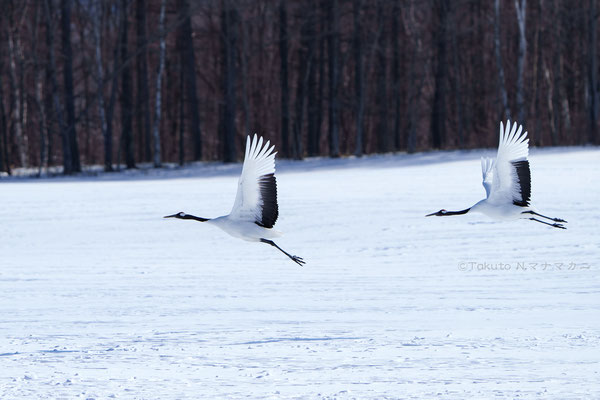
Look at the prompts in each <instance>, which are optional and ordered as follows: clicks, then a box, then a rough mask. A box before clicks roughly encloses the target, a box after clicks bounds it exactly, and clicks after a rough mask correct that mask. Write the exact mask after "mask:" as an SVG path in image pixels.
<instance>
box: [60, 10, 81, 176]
mask: <svg viewBox="0 0 600 400" xmlns="http://www.w3.org/2000/svg"><path fill="white" fill-rule="evenodd" d="M60 12H61V24H62V48H63V63H64V65H63V73H64V81H65V82H64V83H65V108H66V111H67V135H68V138H69V146H70V147H71V163H72V164H71V170H72V171H73V172H81V162H80V161H79V145H78V144H77V131H76V129H75V94H74V91H73V51H72V49H71V0H61V7H60Z"/></svg>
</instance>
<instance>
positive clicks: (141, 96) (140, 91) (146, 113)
mask: <svg viewBox="0 0 600 400" xmlns="http://www.w3.org/2000/svg"><path fill="white" fill-rule="evenodd" d="M135 29H136V46H137V52H138V54H137V56H136V59H135V73H136V78H137V95H138V96H137V101H136V102H135V108H136V110H135V117H136V125H137V130H138V138H139V139H140V142H142V143H143V147H142V148H141V149H140V151H143V156H142V158H143V159H144V160H145V161H149V160H150V159H151V158H152V146H151V144H152V139H151V137H150V91H149V89H148V51H147V46H148V45H147V43H146V42H147V37H146V0H136V2H135Z"/></svg>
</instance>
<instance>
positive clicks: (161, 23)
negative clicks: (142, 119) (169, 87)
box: [152, 0, 167, 168]
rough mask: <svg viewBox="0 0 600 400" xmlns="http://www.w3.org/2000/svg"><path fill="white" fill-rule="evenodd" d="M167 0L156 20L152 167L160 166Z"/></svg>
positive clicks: (164, 0)
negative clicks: (157, 49) (156, 63)
mask: <svg viewBox="0 0 600 400" xmlns="http://www.w3.org/2000/svg"><path fill="white" fill-rule="evenodd" d="M166 3H167V0H162V1H161V3H160V17H159V20H158V30H159V32H160V35H161V36H160V55H159V61H158V72H157V73H156V104H155V108H154V128H153V129H152V138H153V142H154V167H155V168H159V167H160V166H161V147H160V117H161V93H162V76H163V71H164V69H165V49H166V39H165V36H166V32H165V8H166Z"/></svg>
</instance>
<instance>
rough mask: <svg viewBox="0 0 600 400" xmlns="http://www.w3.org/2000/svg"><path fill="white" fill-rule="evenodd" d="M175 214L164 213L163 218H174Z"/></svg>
mask: <svg viewBox="0 0 600 400" xmlns="http://www.w3.org/2000/svg"><path fill="white" fill-rule="evenodd" d="M176 216H177V214H173V215H165V216H164V217H163V218H175V217H176Z"/></svg>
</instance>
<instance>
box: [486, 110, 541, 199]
mask: <svg viewBox="0 0 600 400" xmlns="http://www.w3.org/2000/svg"><path fill="white" fill-rule="evenodd" d="M517 126H518V128H517ZM522 131H523V127H522V126H520V125H517V123H516V122H515V123H514V124H513V125H512V127H511V125H510V121H507V122H506V129H505V128H504V124H503V123H502V122H500V143H499V145H498V155H497V156H496V160H495V161H494V162H493V163H492V162H491V160H490V159H482V160H481V169H482V171H483V186H484V187H485V190H486V192H487V197H488V200H489V201H490V202H491V203H497V204H503V203H504V204H510V203H512V204H514V205H517V206H521V207H526V206H528V205H529V200H530V197H531V173H530V170H529V161H527V156H528V155H529V139H527V132H524V133H523V134H521V132H522Z"/></svg>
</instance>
